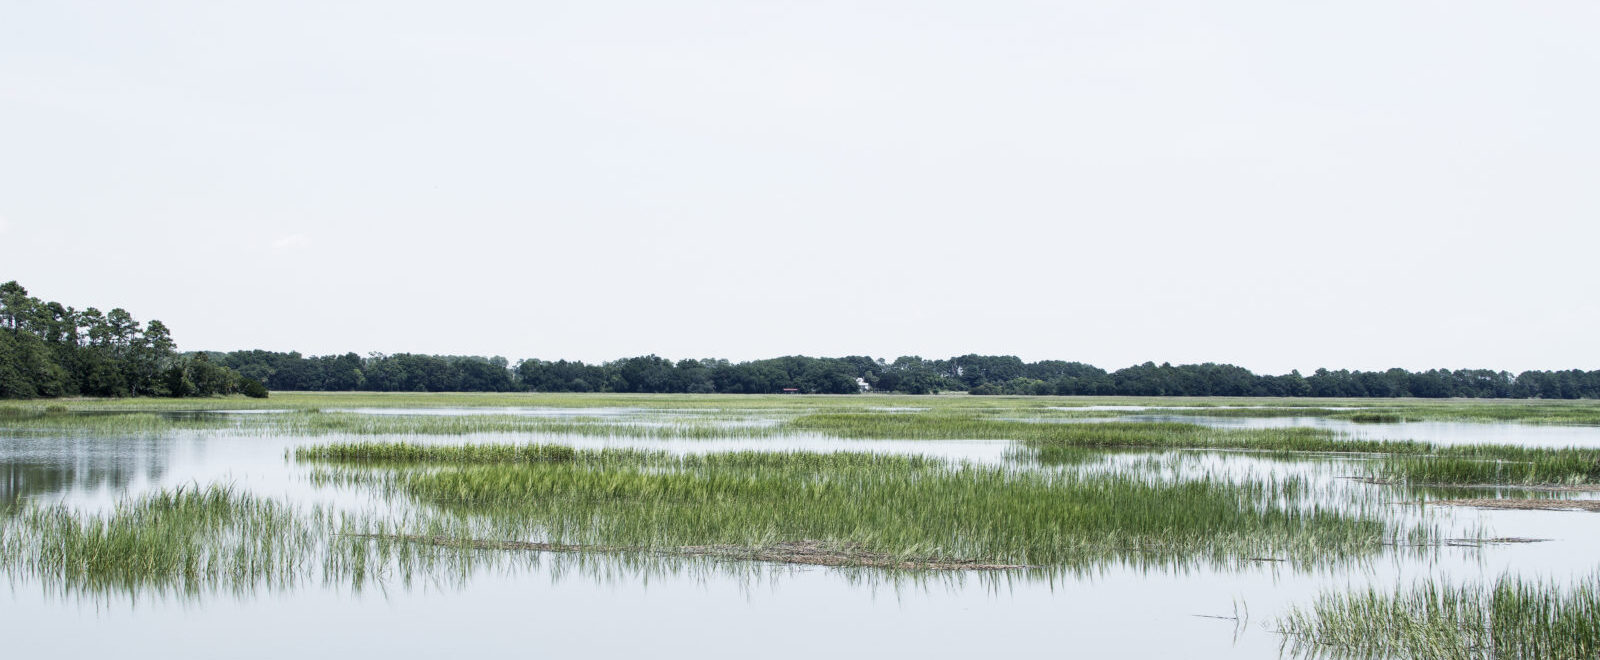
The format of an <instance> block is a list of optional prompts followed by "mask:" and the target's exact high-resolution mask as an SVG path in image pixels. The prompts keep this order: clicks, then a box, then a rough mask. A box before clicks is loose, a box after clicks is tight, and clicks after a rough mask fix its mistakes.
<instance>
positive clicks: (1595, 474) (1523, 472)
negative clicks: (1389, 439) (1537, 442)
mask: <svg viewBox="0 0 1600 660" xmlns="http://www.w3.org/2000/svg"><path fill="white" fill-rule="evenodd" d="M1377 476H1378V477H1379V478H1380V479H1384V480H1389V481H1396V482H1403V483H1410V484H1463V485H1476V484H1493V485H1513V486H1571V485H1581V484H1596V483H1600V449H1583V448H1564V449H1547V448H1537V447H1515V446H1507V445H1456V446H1448V447H1438V448H1436V449H1434V450H1433V451H1432V452H1431V453H1429V454H1427V455H1416V456H1395V457H1390V458H1387V459H1385V460H1384V461H1383V462H1381V463H1380V464H1379V467H1378V470H1377Z"/></svg>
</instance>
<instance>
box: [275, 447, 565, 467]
mask: <svg viewBox="0 0 1600 660" xmlns="http://www.w3.org/2000/svg"><path fill="white" fill-rule="evenodd" d="M576 453H577V452H576V451H574V450H573V449H572V448H571V447H565V446H561V445H457V446H444V445H423V444H415V443H408V442H344V443H335V444H329V445H317V446H313V447H300V448H297V449H296V450H295V452H294V456H295V458H297V459H299V460H303V461H326V462H330V463H383V464H410V463H429V462H432V463H558V462H568V461H571V460H573V458H574V457H575V455H576Z"/></svg>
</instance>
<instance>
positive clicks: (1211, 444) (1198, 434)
mask: <svg viewBox="0 0 1600 660" xmlns="http://www.w3.org/2000/svg"><path fill="white" fill-rule="evenodd" d="M788 427H789V428H793V429H798V430H804V431H810V432H814V433H824V434H830V435H836V436H839V437H845V438H905V439H918V440H934V439H946V440H955V439H1006V440H1018V441H1021V442H1023V443H1025V444H1027V445H1028V446H1030V447H1032V448H1034V449H1036V450H1038V451H1040V453H1041V456H1045V455H1046V454H1048V452H1050V451H1052V450H1056V449H1077V448H1099V449H1249V450H1258V451H1301V452H1347V453H1420V452H1423V451H1427V450H1429V449H1430V448H1431V446H1430V445H1427V444H1424V443H1418V442H1407V441H1390V440H1358V439H1352V438H1347V437H1345V436H1343V435H1341V434H1339V433H1337V432H1334V431H1330V430H1326V429H1313V428H1303V427H1292V428H1270V429H1225V428H1213V427H1208V426H1202V425H1199V424H1185V423H1181V422H1120V421H1110V422H1095V423H1086V424H1053V423H1038V422H1024V421H1017V420H996V419H984V418H978V417H972V416H965V415H940V414H929V413H920V414H905V413H832V414H814V415H805V416H801V417H798V418H796V419H795V420H794V421H792V422H790V423H789V424H788Z"/></svg>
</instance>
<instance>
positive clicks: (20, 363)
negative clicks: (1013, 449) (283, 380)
mask: <svg viewBox="0 0 1600 660" xmlns="http://www.w3.org/2000/svg"><path fill="white" fill-rule="evenodd" d="M234 393H242V394H248V395H251V396H262V397H264V396H266V395H267V390H266V387H264V386H263V385H262V384H261V383H259V382H255V381H251V380H249V379H247V378H244V377H243V376H240V375H239V373H238V372H236V371H234V370H232V369H229V368H227V367H226V366H223V365H219V364H216V363H215V362H213V361H211V359H210V356H208V355H204V354H198V355H183V354H180V353H178V352H177V349H176V346H175V344H174V343H173V341H172V332H171V330H170V329H168V328H167V326H166V324H164V323H162V322H160V321H156V320H151V321H150V322H149V323H140V322H139V321H138V320H136V319H135V318H134V317H133V315H132V314H130V313H128V311H127V310H125V309H122V308H120V307H118V308H115V309H112V310H111V311H109V312H101V311H100V310H98V309H96V308H94V307H88V308H85V309H82V310H79V309H76V308H73V307H69V306H66V305H62V304H61V303H58V302H54V301H49V302H47V301H42V300H39V299H38V298H35V297H32V296H29V295H28V290H27V289H26V288H23V286H22V285H21V284H18V283H17V282H16V281H15V280H13V281H10V282H6V283H4V284H0V398H5V399H25V398H33V397H58V396H210V395H216V394H234Z"/></svg>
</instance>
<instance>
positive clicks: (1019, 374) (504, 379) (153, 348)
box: [0, 281, 1600, 399]
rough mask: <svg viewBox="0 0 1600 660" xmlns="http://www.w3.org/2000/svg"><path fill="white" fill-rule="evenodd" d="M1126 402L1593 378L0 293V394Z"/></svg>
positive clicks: (1528, 393) (1489, 388)
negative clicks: (213, 326)
mask: <svg viewBox="0 0 1600 660" xmlns="http://www.w3.org/2000/svg"><path fill="white" fill-rule="evenodd" d="M863 386H865V389H870V390H874V391H883V392H902V393H908V394H929V393H937V392H941V391H965V392H970V393H972V394H1034V395H1045V394H1057V395H1125V396H1276V397H1297V396H1318V397H1429V398H1442V397H1475V398H1545V399H1579V398H1600V371H1580V370H1576V369H1574V370H1568V371H1524V372H1522V373H1520V374H1516V375H1513V374H1511V373H1510V372H1507V371H1490V370H1485V369H1459V370H1450V369H1434V370H1430V371H1418V372H1412V371H1406V370H1404V369H1390V370H1388V371H1347V370H1340V371H1329V370H1326V369H1318V370H1317V371H1316V372H1315V373H1313V374H1311V375H1309V376H1302V375H1301V374H1300V372H1298V371H1294V372H1290V373H1288V374H1286V375H1281V376H1274V375H1257V374H1255V373H1252V372H1251V371H1249V370H1248V369H1245V368H1243V367H1237V366H1234V365H1229V364H1213V363H1206V364H1184V365H1176V366H1174V365H1171V364H1160V365H1157V364H1155V363H1153V362H1146V363H1144V364H1140V365H1135V366H1132V367H1128V368H1125V369H1118V370H1116V371H1111V372H1108V371H1106V370H1104V369H1101V368H1099V367H1095V366H1093V365H1088V364H1084V363H1082V362H1063V361H1059V360H1044V361H1040V362H1023V361H1022V360H1021V359H1019V358H1017V357H1016V356H1011V355H962V356H960V357H953V358H949V359H944V360H932V359H924V358H921V357H918V356H914V355H913V356H902V357H898V358H895V359H894V360H893V361H888V360H883V359H873V358H871V357H867V356H848V357H839V358H813V357H805V356H798V355H795V356H786V357H779V358H772V359H767V360H752V361H748V362H730V361H728V360H721V359H704V360H678V361H675V362H674V361H672V360H667V359H664V358H661V357H657V356H655V355H645V356H641V357H630V358H623V359H620V360H614V361H611V362H602V363H596V364H589V363H584V362H579V361H569V360H556V361H547V360H539V359H527V360H522V361H520V362H517V363H516V364H512V363H510V361H508V360H506V359H505V358H502V357H476V356H452V355H418V354H410V353H401V354H396V355H383V354H378V353H371V354H368V355H367V356H365V357H362V356H360V355H357V354H355V353H345V354H343V355H322V356H304V355H301V354H300V353H293V352H291V353H280V352H273V351H259V350H256V351H234V352H231V353H217V352H210V353H188V354H184V353H178V352H177V351H176V348H175V346H174V344H173V341H172V334H171V332H170V330H169V329H168V328H167V326H166V325H165V324H163V323H162V322H160V321H155V320H152V321H150V322H149V323H147V324H141V323H139V322H138V321H137V320H135V319H134V318H133V316H132V315H131V314H129V313H128V312H127V311H126V310H124V309H121V308H117V309H113V310H111V311H110V312H105V313H102V312H101V311H100V310H98V309H95V308H93V307H89V308H85V309H83V310H77V309H74V308H72V307H68V306H64V305H62V304H60V303H56V302H45V301H41V300H39V299H38V298H34V297H31V296H29V295H28V291H27V289H24V288H23V287H22V285H20V284H18V283H17V282H15V281H12V282H6V283H5V284H0V398H31V397H57V396H77V395H83V396H208V395H217V394H234V393H243V394H248V395H251V396H266V395H267V390H268V389H273V390H301V391H357V390H361V391H379V392H527V391H534V392H640V393H645V392H652V393H712V392H717V393H727V394H764V393H778V392H785V391H796V392H802V393H807V394H851V393H856V392H860V391H862V390H863Z"/></svg>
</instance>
